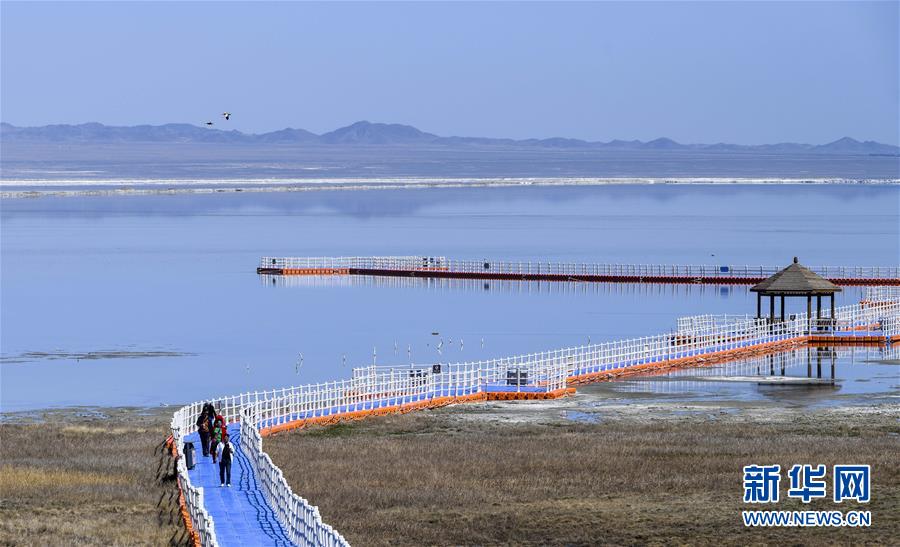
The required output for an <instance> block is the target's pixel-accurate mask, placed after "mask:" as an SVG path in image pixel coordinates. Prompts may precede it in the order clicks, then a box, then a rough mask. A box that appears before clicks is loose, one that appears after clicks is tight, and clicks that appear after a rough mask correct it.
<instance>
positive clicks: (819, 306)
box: [816, 294, 822, 330]
mask: <svg viewBox="0 0 900 547" xmlns="http://www.w3.org/2000/svg"><path fill="white" fill-rule="evenodd" d="M816 330H822V295H821V294H817V295H816Z"/></svg>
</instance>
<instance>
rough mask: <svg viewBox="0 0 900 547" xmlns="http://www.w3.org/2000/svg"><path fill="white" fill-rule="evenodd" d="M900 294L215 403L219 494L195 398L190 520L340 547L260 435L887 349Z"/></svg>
mask: <svg viewBox="0 0 900 547" xmlns="http://www.w3.org/2000/svg"><path fill="white" fill-rule="evenodd" d="M898 295H900V291H891V292H885V293H884V294H883V295H881V296H879V297H878V298H877V299H874V298H869V299H868V300H867V301H865V302H861V303H860V304H856V305H852V306H843V307H840V308H836V309H835V310H834V313H833V314H832V313H831V312H830V311H826V314H827V315H826V316H825V317H824V318H818V319H817V318H815V317H807V316H806V314H799V315H796V316H792V319H791V320H789V321H783V322H782V321H770V320H766V319H758V318H755V317H748V316H733V315H730V316H725V315H702V316H695V317H687V318H682V319H680V320H679V321H678V328H677V329H676V330H675V331H673V332H669V333H665V334H660V335H656V336H647V337H641V338H633V339H629V340H617V341H610V342H604V343H599V344H591V345H586V346H580V347H573V348H564V349H559V350H553V351H547V352H541V353H534V354H527V355H518V356H513V357H503V358H499V359H490V360H485V361H477V362H468V363H453V364H441V363H436V364H429V365H404V366H393V367H391V366H369V367H362V368H355V369H353V371H352V375H351V377H350V378H347V379H343V380H337V381H333V382H325V383H319V384H309V385H304V386H297V387H291V388H282V389H276V390H271V391H265V392H253V393H243V394H240V395H234V396H229V397H222V398H217V399H213V402H214V404H215V406H216V409H217V410H218V411H219V412H220V413H221V414H222V415H223V416H224V418H225V420H226V422H228V423H229V424H230V425H229V431H230V432H231V434H232V435H233V438H232V442H233V444H235V447H236V448H237V450H238V453H237V454H236V459H235V464H234V466H233V470H232V473H233V476H232V479H233V480H232V484H233V485H234V486H233V487H232V488H231V489H228V488H220V487H219V486H218V484H219V483H218V466H217V465H215V466H214V465H213V464H212V463H211V459H204V458H203V457H202V456H200V458H199V460H200V461H199V463H198V464H197V466H196V467H195V468H194V469H193V470H190V471H189V470H187V468H186V466H185V463H184V457H183V455H184V452H183V446H184V442H185V441H196V439H197V434H196V426H195V423H196V419H197V416H198V415H199V413H200V411H201V408H202V406H203V401H198V402H196V403H193V404H191V405H187V406H185V407H182V408H181V409H179V410H178V411H177V412H175V414H174V416H173V418H172V426H171V427H172V439H173V447H174V449H175V451H176V453H177V456H178V459H177V462H176V466H177V471H178V484H179V489H180V492H181V501H182V504H183V508H184V511H183V514H184V515H186V518H185V523H186V525H187V526H188V528H189V530H190V531H191V534H192V537H193V539H194V542H195V544H196V545H212V546H214V545H283V544H293V545H304V546H306V545H308V546H313V545H316V546H324V547H344V546H346V545H348V544H347V541H346V540H345V539H344V538H343V536H341V534H340V533H339V532H338V531H336V530H334V529H333V528H332V527H331V526H329V525H328V524H326V523H325V522H323V520H322V518H321V515H320V514H319V511H318V509H317V508H316V507H315V506H314V505H312V504H311V503H310V502H309V501H307V500H306V499H304V498H302V497H301V496H299V495H297V494H295V493H294V492H293V490H292V489H291V487H290V485H289V484H288V483H287V481H286V479H285V478H284V475H283V474H282V472H281V470H280V469H279V468H278V467H277V466H276V465H275V464H274V463H273V462H272V460H271V458H270V457H269V456H268V454H266V453H265V451H264V450H263V437H264V436H266V435H268V434H270V433H273V432H276V431H283V430H287V429H294V428H300V427H305V426H307V425H309V424H313V423H317V424H328V423H335V422H338V421H343V420H353V419H359V418H364V417H367V416H374V415H380V414H387V413H392V412H406V411H411V410H415V409H421V408H435V407H439V406H444V405H449V404H455V403H462V402H468V401H485V400H491V399H546V398H554V397H561V396H565V395H567V394H570V393H572V392H573V391H574V387H573V386H575V385H578V384H581V383H587V382H593V381H598V380H603V379H608V378H614V377H619V376H625V375H630V374H640V373H647V372H654V371H663V370H669V369H673V368H678V367H682V366H701V365H707V364H711V363H715V362H722V361H728V360H732V359H736V358H740V357H746V356H754V355H762V354H767V353H771V352H773V351H781V350H785V349H796V348H799V347H802V346H807V345H817V344H830V343H832V340H834V339H840V340H843V341H845V342H846V343H856V344H878V345H880V346H884V344H885V343H888V344H891V343H894V342H897V341H900V297H898ZM881 299H883V301H874V300H881ZM196 453H197V452H195V454H196Z"/></svg>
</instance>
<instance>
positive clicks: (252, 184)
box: [0, 177, 900, 199]
mask: <svg viewBox="0 0 900 547" xmlns="http://www.w3.org/2000/svg"><path fill="white" fill-rule="evenodd" d="M655 184H661V185H669V184H676V185H677V184H696V185H735V184H744V185H762V184H777V185H795V184H816V185H822V184H843V185H847V184H854V185H896V184H900V179H896V178H887V179H850V178H766V177H761V178H748V177H609V178H587V177H491V178H471V177H469V178H444V177H441V178H429V177H386V178H320V179H314V178H303V179H300V178H297V179H272V178H257V179H246V178H241V179H62V178H61V179H7V180H0V198H4V199H8V198H25V197H41V196H106V195H159V194H208V193H221V192H302V191H313V190H378V189H416V188H464V187H473V188H484V187H508V186H604V185H655Z"/></svg>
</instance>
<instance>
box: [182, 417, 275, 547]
mask: <svg viewBox="0 0 900 547" xmlns="http://www.w3.org/2000/svg"><path fill="white" fill-rule="evenodd" d="M228 435H229V436H230V437H231V444H233V445H234V448H235V455H234V459H233V460H232V464H231V488H227V487H225V488H221V487H219V464H218V463H213V461H212V457H211V456H210V457H206V458H204V457H203V451H202V450H200V436H199V435H198V434H197V433H192V434H190V435H188V436H187V437H185V440H186V441H192V442H193V443H194V448H195V450H194V461H195V463H196V464H195V466H194V469H192V470H190V471H188V474H189V475H190V477H191V482H192V483H193V484H194V486H201V487H203V502H204V504H205V505H206V510H207V511H208V512H209V515H210V516H211V517H212V519H213V522H214V523H215V527H216V539H217V540H218V541H219V545H222V546H223V547H227V546H229V545H240V546H241V547H249V546H257V545H259V546H262V545H291V542H290V541H288V539H287V536H285V534H284V531H283V530H282V528H281V524H279V522H278V519H277V518H275V514H274V513H273V512H272V508H271V507H269V504H268V503H267V502H266V499H265V497H264V496H263V493H262V490H260V488H259V485H258V484H257V482H256V475H255V474H254V473H253V470H252V468H251V467H250V462H249V461H248V460H247V457H246V456H245V455H244V453H243V451H242V450H241V442H240V441H241V437H240V435H241V425H240V424H231V425H229V426H228Z"/></svg>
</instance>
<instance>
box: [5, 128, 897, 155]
mask: <svg viewBox="0 0 900 547" xmlns="http://www.w3.org/2000/svg"><path fill="white" fill-rule="evenodd" d="M0 139H2V140H3V141H7V142H10V141H16V142H32V143H83V144H91V143H234V144H295V145H317V144H319V145H322V144H324V145H402V146H447V147H479V146H487V147H491V146H494V147H537V148H556V149H578V148H582V149H585V150H657V151H670V150H674V151H677V150H702V151H712V152H761V153H797V152H803V153H817V154H850V155H873V154H874V155H889V156H900V147H897V146H893V145H889V144H882V143H879V142H875V141H864V142H860V141H858V140H855V139H852V138H850V137H844V138H841V139H838V140H836V141H834V142H830V143H828V144H820V145H813V144H800V143H778V144H760V145H741V144H726V143H717V144H681V143H678V142H675V141H673V140H672V139H668V138H665V137H663V138H659V139H655V140H652V141H648V142H643V141H638V140H634V141H623V140H613V141H609V142H590V141H583V140H580V139H566V138H560V137H554V138H549V139H524V140H515V139H494V138H487V137H440V136H438V135H434V134H432V133H426V132H424V131H420V130H419V129H416V128H415V127H412V126H410V125H401V124H395V123H391V124H386V123H371V122H367V121H361V122H356V123H354V124H352V125H348V126H347V127H341V128H340V129H335V130H334V131H330V132H328V133H324V134H322V135H317V134H315V133H312V132H310V131H306V130H305V129H292V128H287V129H281V130H279V131H272V132H270V133H262V134H248V133H242V132H240V131H235V130H230V131H223V130H220V129H213V128H206V127H198V126H195V125H190V124H183V123H170V124H165V125H135V126H128V127H116V126H108V125H103V124H100V123H84V124H79V125H45V126H42V127H16V126H14V125H11V124H8V123H5V122H3V123H0Z"/></svg>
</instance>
